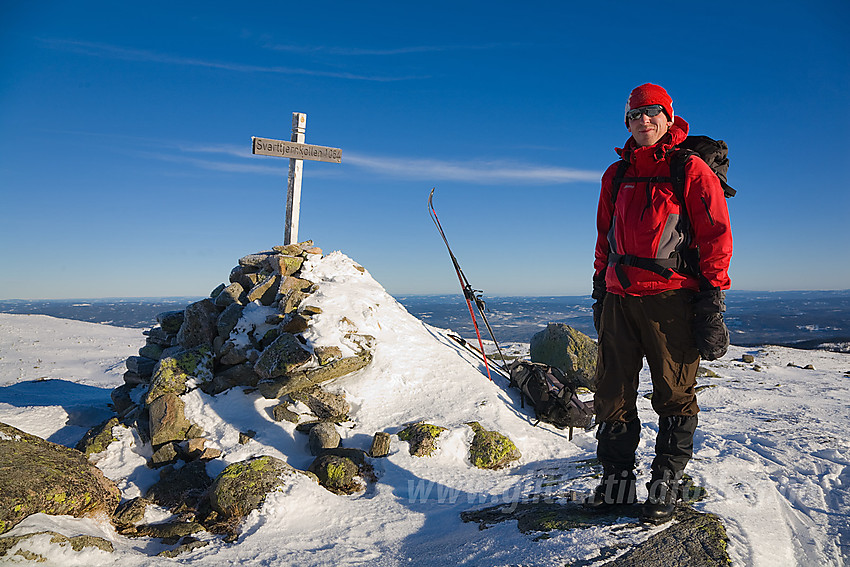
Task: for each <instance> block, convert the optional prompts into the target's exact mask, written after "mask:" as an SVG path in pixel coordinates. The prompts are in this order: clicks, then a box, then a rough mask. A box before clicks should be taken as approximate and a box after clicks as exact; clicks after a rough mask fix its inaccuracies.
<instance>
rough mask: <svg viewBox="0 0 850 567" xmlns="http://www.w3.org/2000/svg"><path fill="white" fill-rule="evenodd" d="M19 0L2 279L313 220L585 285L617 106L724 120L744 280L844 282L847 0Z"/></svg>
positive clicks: (363, 238) (200, 264) (240, 250)
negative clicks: (659, 102)
mask: <svg viewBox="0 0 850 567" xmlns="http://www.w3.org/2000/svg"><path fill="white" fill-rule="evenodd" d="M241 4H243V5H241V6H238V7H237V5H236V3H224V2H203V3H201V2H168V3H165V2H73V3H72V2H49V1H45V2H29V1H9V0H0V198H2V200H0V265H2V268H0V299H11V298H33V299H35V298H42V299H50V298H90V297H91V298H94V297H147V296H177V295H205V294H207V293H209V291H210V290H212V288H214V287H215V286H216V285H217V284H218V283H220V282H222V281H225V280H226V279H227V276H228V274H229V272H230V269H231V268H232V267H233V266H234V265H236V261H237V259H238V258H239V257H241V256H242V255H244V254H247V253H251V252H255V251H259V250H264V249H268V248H270V247H271V246H273V245H275V244H279V243H281V242H282V239H283V222H284V220H283V219H284V206H285V197H286V176H287V168H288V160H284V159H278V158H272V157H262V156H252V155H251V137H252V136H259V137H267V138H277V139H289V137H290V127H291V119H292V112H296V111H297V112H305V113H307V134H306V136H307V143H312V144H318V145H325V146H333V147H339V148H342V150H343V162H342V164H339V165H337V164H328V163H319V162H305V164H304V180H303V189H302V191H303V193H302V208H301V224H300V233H299V236H300V237H301V238H302V239H308V238H309V239H312V240H314V241H315V242H316V244H317V245H318V246H320V247H322V248H323V249H324V250H325V251H326V252H330V251H333V250H341V251H342V252H344V253H345V254H347V255H349V256H351V257H352V258H354V259H355V260H357V261H358V262H360V263H361V264H363V265H364V266H365V267H366V268H367V269H369V271H370V272H371V273H372V275H373V276H374V277H375V278H376V279H377V280H378V281H379V282H381V283H382V284H383V285H384V287H385V288H386V289H387V290H388V291H389V292H390V293H393V294H397V295H401V294H414V293H454V292H457V291H458V287H457V280H456V278H455V275H454V272H453V270H452V267H451V263H450V261H449V258H448V255H447V253H446V250H445V248H444V246H443V243H442V241H441V240H440V238H439V235H438V233H437V231H436V229H435V228H434V226H433V224H432V223H431V220H430V218H429V216H428V212H427V207H426V202H427V196H428V193H429V191H430V189H431V188H432V187H436V193H435V205H436V207H437V211H438V214H439V215H440V220H441V221H442V224H443V227H444V228H445V230H446V232H447V235H448V237H449V240H450V241H451V243H452V246H453V248H454V251H455V254H456V256H457V257H458V259H459V261H460V263H461V265H462V266H463V268H464V271H465V272H466V275H467V277H468V278H469V280H470V281H471V282H472V284H473V286H474V287H476V288H478V289H483V290H484V291H485V294H486V295H581V294H588V293H589V292H590V279H591V274H592V262H593V245H594V241H595V225H594V219H595V209H596V203H597V199H598V192H599V178H600V176H601V173H602V171H604V169H605V168H606V167H607V166H608V165H609V164H610V163H611V162H613V161H614V160H615V159H616V155H615V153H614V151H613V148H614V147H615V146H621V145H622V144H623V143H624V142H625V140H626V139H627V137H628V133H627V131H626V130H625V127H624V124H623V107H624V104H625V100H626V97H627V96H628V93H629V91H630V90H631V89H632V88H633V87H635V86H637V85H639V84H642V83H645V82H654V83H658V84H661V85H663V86H664V87H665V88H666V89H667V90H668V92H669V93H670V94H671V95H672V97H673V100H674V107H675V109H676V112H677V114H679V115H681V116H682V117H683V118H685V119H686V120H687V121H688V122H689V123H690V125H691V133H694V134H708V135H711V136H713V137H715V138H722V139H724V140H725V141H726V142H727V143H728V144H729V146H730V163H731V165H730V170H729V182H730V184H731V185H732V186H733V187H735V188H736V189H738V191H739V193H738V195H737V196H736V197H734V198H733V199H731V200H730V201H729V207H730V214H731V218H732V222H733V233H734V238H735V253H734V257H733V260H732V269H731V276H732V282H733V288H735V289H749V290H786V289H844V288H850V253H848V229H847V225H848V213H850V198H848V186H849V185H850V181H848V180H850V175H848V172H847V167H846V164H847V163H848V159H847V157H846V154H847V148H846V134H847V132H848V130H850V128H848V127H850V106H849V105H848V102H850V96H848V92H850V63H848V59H850V4H848V3H847V2H846V1H832V2H825V1H818V0H814V1H811V2H808V3H806V4H805V6H804V5H803V4H802V3H790V2H761V1H758V2H725V1H718V2H713V3H710V4H706V3H704V2H694V3H683V2H659V3H654V4H651V5H650V4H639V3H627V2H604V1H600V2H595V3H588V2H582V3H572V2H536V3H526V4H520V3H516V2H498V1H496V2H493V1H490V2H441V1H436V2H417V3H408V2H369V1H362V2H333V1H327V2H251V3H241Z"/></svg>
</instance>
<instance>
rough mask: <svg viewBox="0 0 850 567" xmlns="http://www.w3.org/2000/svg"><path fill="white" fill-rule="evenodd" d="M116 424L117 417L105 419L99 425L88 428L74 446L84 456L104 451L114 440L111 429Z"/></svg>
mask: <svg viewBox="0 0 850 567" xmlns="http://www.w3.org/2000/svg"><path fill="white" fill-rule="evenodd" d="M117 426H118V418H117V417H113V418H110V419H107V420H106V421H104V422H103V423H101V424H100V425H96V426H94V427H92V428H91V429H89V430H88V431H87V432H86V434H85V435H84V436H83V438H82V439H80V442H79V443H77V445H76V447H75V448H76V449H77V451H81V452H82V453H83V454H85V456H86V457H88V456H89V455H93V454H95V453H100V452H101V451H105V450H106V448H107V447H109V444H110V443H112V442H113V441H115V440H116V438H115V435H113V434H112V430H113V429H114V428H115V427H117Z"/></svg>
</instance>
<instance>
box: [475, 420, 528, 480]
mask: <svg viewBox="0 0 850 567" xmlns="http://www.w3.org/2000/svg"><path fill="white" fill-rule="evenodd" d="M467 425H468V426H470V427H471V428H472V430H473V431H474V432H475V436H474V437H473V439H472V445H471V446H470V447H469V461H470V462H471V463H472V464H473V465H474V466H475V467H477V468H479V469H501V468H504V467H506V466H508V465H509V464H511V463H512V462H514V461H517V460H519V458H520V457H522V453H520V452H519V449H517V448H516V445H514V443H513V441H511V440H510V439H508V438H507V437H506V436H504V435H502V434H501V433H499V432H498V431H488V430H486V429H484V428H483V427H482V426H481V424H479V423H478V422H477V421H473V422H470V423H467Z"/></svg>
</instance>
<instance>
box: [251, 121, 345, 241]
mask: <svg viewBox="0 0 850 567" xmlns="http://www.w3.org/2000/svg"><path fill="white" fill-rule="evenodd" d="M306 127H307V115H306V114H304V113H303V112H293V113H292V141H291V142H286V141H283V140H271V139H269V138H257V137H253V138H251V140H252V146H253V150H252V153H253V154H255V155H262V156H274V157H288V158H289V186H288V188H287V192H286V224H285V226H284V232H283V243H284V244H295V243H297V242H298V218H299V216H300V212H301V177H302V172H303V169H304V161H303V160H305V159H309V160H312V161H324V162H329V163H342V150H341V149H339V148H328V147H325V146H311V145H308V144H305V143H304V139H305V137H306V136H305V130H306Z"/></svg>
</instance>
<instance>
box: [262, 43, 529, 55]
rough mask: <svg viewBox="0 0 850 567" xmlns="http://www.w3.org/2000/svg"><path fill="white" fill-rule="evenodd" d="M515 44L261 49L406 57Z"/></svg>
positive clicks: (268, 45)
mask: <svg viewBox="0 0 850 567" xmlns="http://www.w3.org/2000/svg"><path fill="white" fill-rule="evenodd" d="M516 45H519V44H517V43H485V44H479V45H475V44H469V45H463V44H457V45H410V46H401V47H390V48H384V49H367V48H361V47H339V46H330V45H313V46H311V45H291V44H279V43H269V42H266V43H265V44H263V47H264V48H266V49H270V50H272V51H286V52H289V53H302V54H309V53H316V54H328V55H351V56H359V55H364V56H368V55H378V56H380V55H408V54H411V53H444V52H447V51H489V50H492V49H501V48H505V47H514V46H516Z"/></svg>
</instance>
